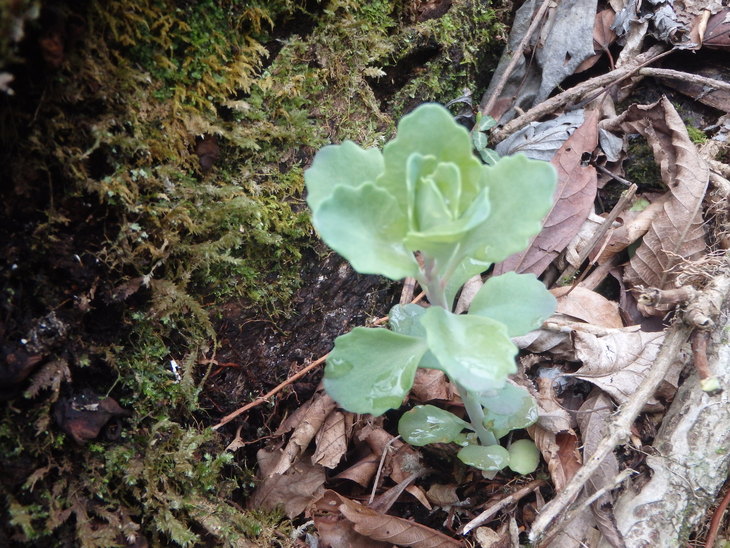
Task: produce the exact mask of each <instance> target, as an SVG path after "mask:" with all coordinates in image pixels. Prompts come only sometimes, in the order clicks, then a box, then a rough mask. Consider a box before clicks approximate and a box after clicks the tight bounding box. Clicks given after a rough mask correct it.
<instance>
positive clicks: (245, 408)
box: [213, 353, 329, 430]
mask: <svg viewBox="0 0 730 548" xmlns="http://www.w3.org/2000/svg"><path fill="white" fill-rule="evenodd" d="M327 356H329V353H327V354H325V355H324V356H322V357H321V358H317V359H316V360H314V361H313V362H312V363H310V364H309V365H308V366H307V367H305V368H304V369H302V370H301V371H299V372H298V373H296V374H294V375H292V376H291V377H289V378H288V379H286V380H285V381H284V382H282V383H281V384H279V385H277V386H276V387H275V388H272V389H271V390H269V391H268V392H267V393H266V394H264V395H263V396H261V397H260V398H256V399H255V400H254V401H252V402H249V403H247V404H246V405H244V406H243V407H239V408H238V409H236V410H235V411H234V412H233V413H229V414H228V415H226V416H225V417H223V418H222V419H221V421H220V422H219V423H218V424H216V425H215V426H214V427H213V430H218V429H219V428H220V427H221V426H223V425H224V424H228V423H229V422H231V421H232V420H233V419H235V418H236V417H238V416H239V415H241V414H242V413H245V412H246V411H248V410H249V409H253V408H254V407H256V406H257V405H261V404H262V403H265V402H266V401H267V400H268V399H269V398H270V397H271V396H273V395H275V394H276V393H278V392H280V391H281V390H283V389H284V388H285V387H286V386H288V385H290V384H291V383H293V382H294V381H296V380H298V379H301V378H302V377H303V376H304V375H306V374H307V373H309V372H310V371H311V370H312V369H314V368H315V367H317V366H318V365H320V364H321V363H322V362H324V361H325V360H326V359H327Z"/></svg>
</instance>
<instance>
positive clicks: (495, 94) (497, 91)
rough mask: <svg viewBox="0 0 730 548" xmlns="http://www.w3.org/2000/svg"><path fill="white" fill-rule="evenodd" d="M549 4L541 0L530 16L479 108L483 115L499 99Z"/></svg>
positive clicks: (549, 1) (546, 0) (548, 0)
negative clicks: (530, 18)
mask: <svg viewBox="0 0 730 548" xmlns="http://www.w3.org/2000/svg"><path fill="white" fill-rule="evenodd" d="M550 4H551V0H543V3H542V5H541V6H540V8H539V9H538V10H537V13H536V14H535V15H534V17H533V18H532V23H530V26H529V27H528V29H527V32H526V33H525V35H524V36H523V37H522V40H520V43H519V44H518V45H517V49H516V50H515V51H514V52H513V53H512V59H511V60H510V62H509V65H507V68H505V69H504V72H503V73H502V76H501V77H500V78H499V82H497V85H496V86H495V87H494V92H493V93H492V95H490V97H489V100H488V101H487V103H486V104H485V105H484V106H483V107H482V108H481V112H482V114H483V115H485V116H487V115H489V112H490V111H491V110H492V109H493V108H494V103H496V102H497V99H499V94H500V93H502V90H503V89H504V86H505V84H506V83H507V80H509V77H510V74H512V71H513V70H514V69H515V66H517V63H518V62H519V60H520V58H521V57H522V52H523V51H525V48H526V47H527V43H528V42H529V41H530V38H531V37H532V34H533V33H534V32H535V30H536V29H537V26H538V25H539V24H540V22H541V21H542V18H543V16H544V15H545V12H546V11H547V9H548V6H550Z"/></svg>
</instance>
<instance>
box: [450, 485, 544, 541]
mask: <svg viewBox="0 0 730 548" xmlns="http://www.w3.org/2000/svg"><path fill="white" fill-rule="evenodd" d="M546 483H547V482H546V481H545V480H541V479H538V480H533V481H531V482H530V483H528V484H527V485H525V486H524V487H522V488H521V489H518V490H517V491H515V492H514V493H512V494H511V495H507V496H506V497H505V498H503V499H502V500H500V501H498V502H495V503H494V504H492V505H491V506H489V507H488V508H487V509H486V510H484V512H482V513H481V514H479V515H478V516H477V517H475V518H474V519H473V520H471V521H470V522H469V523H467V524H466V525H464V527H462V528H461V531H459V533H460V534H462V535H466V534H468V533H469V531H471V530H472V529H474V528H475V527H479V526H480V525H481V524H482V523H484V522H485V521H487V520H489V518H491V517H492V516H493V515H494V514H496V513H497V512H499V511H500V510H501V509H502V508H504V507H505V506H509V505H510V504H513V503H515V502H517V501H518V500H520V499H521V498H523V497H525V496H526V495H529V494H530V493H532V492H533V491H537V490H538V489H539V488H540V487H542V486H543V485H545V484H546Z"/></svg>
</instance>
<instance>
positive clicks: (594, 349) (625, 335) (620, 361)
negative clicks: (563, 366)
mask: <svg viewBox="0 0 730 548" xmlns="http://www.w3.org/2000/svg"><path fill="white" fill-rule="evenodd" d="M573 339H574V341H575V352H576V358H577V359H578V360H580V361H581V362H583V364H584V365H583V367H581V368H580V369H578V371H576V372H575V373H573V374H571V375H570V376H575V377H578V378H579V379H583V380H585V381H588V382H590V383H592V384H593V385H595V386H597V387H598V388H601V389H602V390H604V391H605V392H606V393H608V394H609V395H610V396H611V397H612V398H613V399H614V400H615V401H616V402H617V403H619V404H621V403H624V402H625V401H627V400H628V399H629V398H630V397H631V394H633V393H634V391H635V390H636V389H637V388H638V387H639V385H640V384H641V382H642V381H643V380H644V378H645V377H646V374H647V372H648V371H649V369H650V368H651V366H652V364H653V363H654V360H655V359H656V356H657V355H658V354H659V349H660V347H661V344H662V341H663V340H664V333H663V332H655V333H648V332H646V331H630V330H628V329H627V330H625V331H618V332H614V333H610V334H608V335H606V336H604V337H597V336H595V335H592V334H590V333H583V332H577V331H576V332H575V333H574V335H573ZM672 380H673V381H674V382H675V383H676V380H677V379H668V382H672ZM658 406H659V404H658V402H657V400H656V399H654V398H652V399H651V400H649V401H648V402H647V403H646V407H645V410H647V411H649V410H657V409H658V408H659V409H661V407H658Z"/></svg>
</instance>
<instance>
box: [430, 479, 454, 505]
mask: <svg viewBox="0 0 730 548" xmlns="http://www.w3.org/2000/svg"><path fill="white" fill-rule="evenodd" d="M457 487H459V486H458V485H456V484H455V483H449V484H442V483H434V484H433V485H431V487H429V489H428V491H426V497H428V501H429V502H431V503H433V504H435V505H436V506H440V507H442V508H444V507H446V508H448V507H450V506H452V505H454V504H456V503H457V502H460V499H459V495H457V494H456V488H457Z"/></svg>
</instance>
